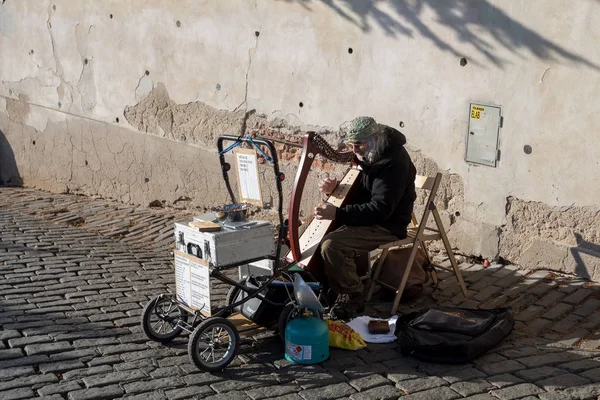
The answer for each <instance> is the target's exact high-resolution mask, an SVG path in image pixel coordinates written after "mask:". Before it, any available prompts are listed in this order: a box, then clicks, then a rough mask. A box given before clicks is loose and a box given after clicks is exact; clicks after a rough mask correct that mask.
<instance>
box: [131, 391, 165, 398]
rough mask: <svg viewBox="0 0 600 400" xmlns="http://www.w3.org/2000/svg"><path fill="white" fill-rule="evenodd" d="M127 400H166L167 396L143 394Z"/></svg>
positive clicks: (152, 393) (156, 393) (155, 393)
mask: <svg viewBox="0 0 600 400" xmlns="http://www.w3.org/2000/svg"><path fill="white" fill-rule="evenodd" d="M126 399H127V400H166V399H167V396H166V395H164V394H163V393H159V392H151V393H143V394H137V395H134V396H127V397H126Z"/></svg>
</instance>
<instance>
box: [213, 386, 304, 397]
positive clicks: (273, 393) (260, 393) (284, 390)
mask: <svg viewBox="0 0 600 400" xmlns="http://www.w3.org/2000/svg"><path fill="white" fill-rule="evenodd" d="M205 387H206V386H205ZM299 390H300V388H299V387H298V385H296V384H295V383H285V384H282V385H276V386H263V387H258V388H255V389H250V390H246V394H247V395H248V396H250V397H251V398H252V399H253V400H260V399H266V398H279V397H281V396H284V395H287V394H290V393H296V392H298V391H299ZM311 390H314V389H311Z"/></svg>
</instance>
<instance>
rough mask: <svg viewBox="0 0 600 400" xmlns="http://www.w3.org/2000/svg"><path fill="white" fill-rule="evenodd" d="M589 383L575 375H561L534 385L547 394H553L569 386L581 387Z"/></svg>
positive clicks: (587, 380)
mask: <svg viewBox="0 0 600 400" xmlns="http://www.w3.org/2000/svg"><path fill="white" fill-rule="evenodd" d="M587 383H590V381H589V379H586V378H584V377H582V376H578V375H575V374H570V373H566V374H562V375H558V376H553V377H551V378H546V379H543V380H541V381H537V382H535V384H536V385H537V386H539V387H541V388H543V389H544V390H546V391H547V392H553V391H555V390H561V389H566V388H568V387H571V386H581V385H585V384H587Z"/></svg>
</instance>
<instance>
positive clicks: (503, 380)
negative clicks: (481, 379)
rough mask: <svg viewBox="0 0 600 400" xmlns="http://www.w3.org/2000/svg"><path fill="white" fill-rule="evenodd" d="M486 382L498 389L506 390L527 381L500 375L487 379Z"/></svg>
mask: <svg viewBox="0 0 600 400" xmlns="http://www.w3.org/2000/svg"><path fill="white" fill-rule="evenodd" d="M486 381H488V382H489V383H491V384H492V385H494V386H496V387H497V388H504V387H507V386H512V385H516V384H518V383H524V382H525V381H524V380H523V379H521V378H518V377H516V376H515V375H511V374H500V375H494V376H490V377H488V378H486Z"/></svg>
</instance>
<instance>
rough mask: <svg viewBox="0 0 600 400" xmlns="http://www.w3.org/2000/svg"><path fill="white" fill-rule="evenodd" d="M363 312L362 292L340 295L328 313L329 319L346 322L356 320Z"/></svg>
mask: <svg viewBox="0 0 600 400" xmlns="http://www.w3.org/2000/svg"><path fill="white" fill-rule="evenodd" d="M363 311H365V302H364V294H363V293H362V292H361V293H351V294H340V295H339V296H338V297H337V299H336V300H335V303H334V304H333V307H331V310H330V311H329V318H331V319H333V320H344V321H348V320H350V319H353V318H356V317H357V316H358V314H359V313H361V312H363Z"/></svg>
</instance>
